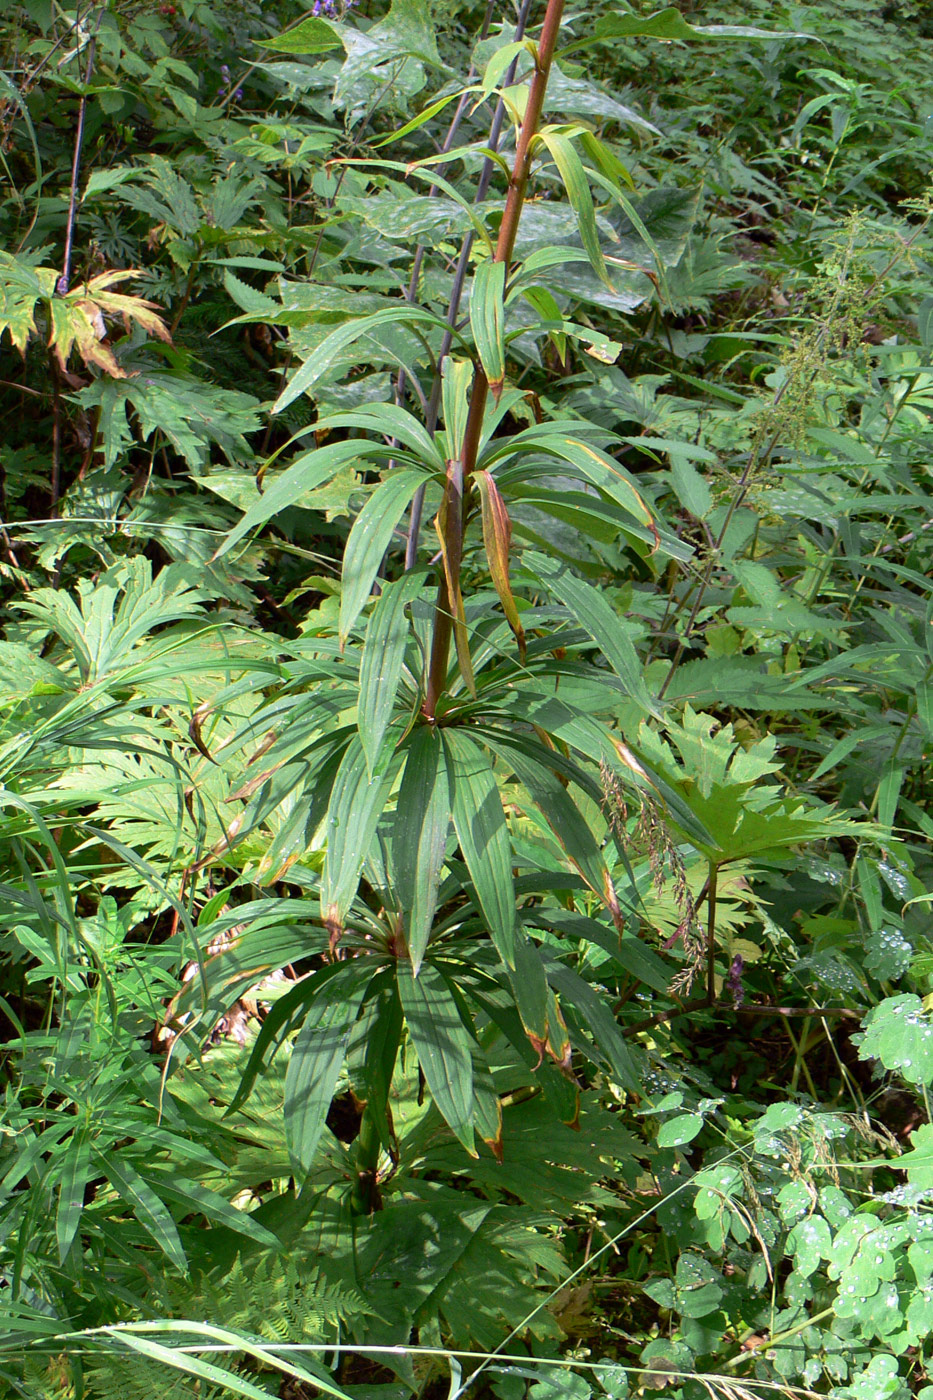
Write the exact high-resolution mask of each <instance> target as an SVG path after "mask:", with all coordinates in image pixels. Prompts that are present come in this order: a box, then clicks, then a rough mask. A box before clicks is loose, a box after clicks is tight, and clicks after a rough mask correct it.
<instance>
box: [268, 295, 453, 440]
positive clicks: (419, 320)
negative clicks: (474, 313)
mask: <svg viewBox="0 0 933 1400" xmlns="http://www.w3.org/2000/svg"><path fill="white" fill-rule="evenodd" d="M400 323H404V324H406V325H425V326H436V327H438V328H440V329H445V323H444V322H443V321H442V320H441V319H440V318H439V317H438V316H435V315H434V314H433V312H430V311H425V310H424V308H423V307H420V306H412V305H411V304H410V303H407V302H403V301H400V302H399V304H398V306H388V307H386V308H385V309H384V310H382V311H374V312H373V313H372V315H371V316H358V317H355V318H354V319H353V320H351V321H348V322H347V323H346V324H345V325H343V326H338V327H337V329H336V330H335V331H331V333H330V335H328V336H325V338H324V339H323V340H322V341H321V343H320V345H318V346H317V347H316V349H315V350H314V351H313V352H312V353H311V354H310V355H309V356H308V358H307V359H306V360H305V362H304V364H303V365H302V366H301V368H300V369H299V370H298V371H297V373H296V374H295V375H294V376H293V378H292V379H291V380H290V381H289V383H288V384H287V385H286V387H285V388H284V389H283V390H282V392H281V394H279V396H278V398H277V399H276V401H275V403H274V405H273V408H272V412H273V413H281V412H282V410H283V408H287V407H288V405H289V404H290V403H292V402H293V401H294V400H295V399H297V398H298V396H299V395H300V394H304V393H307V391H308V390H309V389H310V388H311V386H312V385H313V384H316V383H317V381H318V380H319V379H320V378H321V376H322V375H323V374H326V372H327V371H328V370H329V369H330V367H331V365H332V364H333V363H334V361H335V360H336V359H337V357H338V356H339V355H340V354H342V352H343V351H344V350H345V349H346V348H347V346H348V345H352V344H353V343H354V342H355V341H357V340H363V339H365V337H366V336H367V335H368V334H369V332H370V331H371V330H375V329H376V328H377V327H379V326H389V325H398V324H400Z"/></svg>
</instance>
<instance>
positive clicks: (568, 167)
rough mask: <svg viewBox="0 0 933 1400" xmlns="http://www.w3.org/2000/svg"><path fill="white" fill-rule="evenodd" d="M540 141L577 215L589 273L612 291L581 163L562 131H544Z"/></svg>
mask: <svg viewBox="0 0 933 1400" xmlns="http://www.w3.org/2000/svg"><path fill="white" fill-rule="evenodd" d="M540 139H541V140H542V141H543V142H544V144H545V145H546V146H547V148H548V150H549V151H550V153H551V157H552V159H553V161H554V164H555V165H556V166H557V169H558V170H559V171H560V177H561V179H562V180H563V182H564V189H565V190H566V191H567V198H568V199H569V200H570V204H571V206H572V208H573V212H574V213H575V214H576V216H577V225H578V227H579V229H580V237H581V238H582V240H583V246H584V248H585V249H586V254H587V257H588V258H589V260H590V263H591V264H592V267H593V271H594V272H596V273H597V275H598V276H599V277H600V279H601V280H602V281H603V282H605V284H606V286H607V287H609V288H610V290H611V289H612V282H611V281H610V279H609V269H608V268H607V266H606V259H605V258H604V257H603V251H602V249H601V248H600V246H599V233H598V232H597V228H596V208H595V205H594V204H593V193H592V191H591V189H590V183H589V180H588V179H587V178H586V171H585V170H584V168H583V162H582V161H581V159H580V157H579V156H578V155H577V153H576V151H575V150H574V147H573V142H572V141H571V140H570V137H569V136H566V135H565V134H564V133H563V132H560V131H556V130H553V129H546V130H544V131H542V132H541V134H540Z"/></svg>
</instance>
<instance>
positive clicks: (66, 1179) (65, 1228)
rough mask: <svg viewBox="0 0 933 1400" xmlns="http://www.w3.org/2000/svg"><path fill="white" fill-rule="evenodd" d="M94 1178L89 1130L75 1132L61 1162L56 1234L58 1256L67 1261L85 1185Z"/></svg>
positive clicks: (80, 1210)
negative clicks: (92, 1174) (92, 1175)
mask: <svg viewBox="0 0 933 1400" xmlns="http://www.w3.org/2000/svg"><path fill="white" fill-rule="evenodd" d="M90 1179H91V1138H90V1134H89V1133H88V1131H87V1130H86V1129H83V1128H82V1129H80V1130H79V1131H78V1132H76V1133H74V1134H73V1136H72V1138H71V1141H70V1142H69V1144H68V1151H67V1153H66V1156H65V1160H64V1162H63V1163H62V1178H61V1185H60V1187H59V1190H58V1211H57V1212H56V1216H55V1234H56V1236H57V1238H58V1257H59V1261H60V1262H61V1263H62V1264H64V1262H65V1259H66V1258H67V1256H68V1253H69V1251H70V1249H71V1246H72V1244H73V1243H74V1238H75V1235H76V1234H77V1232H78V1225H79V1223H80V1220H81V1215H82V1212H83V1210H84V1188H85V1187H86V1186H87V1183H88V1181H89V1180H90Z"/></svg>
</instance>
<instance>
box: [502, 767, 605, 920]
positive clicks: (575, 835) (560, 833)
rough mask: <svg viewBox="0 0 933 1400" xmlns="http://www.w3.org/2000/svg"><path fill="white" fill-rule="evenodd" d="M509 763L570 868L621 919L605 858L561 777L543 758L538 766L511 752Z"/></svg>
mask: <svg viewBox="0 0 933 1400" xmlns="http://www.w3.org/2000/svg"><path fill="white" fill-rule="evenodd" d="M509 761H510V762H511V763H512V766H513V767H514V769H515V773H516V776H517V777H518V778H519V779H520V781H521V782H522V784H523V785H524V786H525V787H526V788H527V789H528V792H529V794H530V795H531V798H532V801H533V802H534V803H535V806H536V807H538V809H539V810H540V812H541V815H542V816H543V817H544V820H545V821H546V822H547V824H548V826H549V827H550V828H551V830H552V831H553V833H554V835H555V836H556V837H557V840H558V842H559V843H560V846H561V849H562V850H563V852H564V854H565V855H566V857H567V859H568V860H569V862H570V864H571V865H572V866H573V867H574V868H575V869H576V870H577V871H578V872H579V873H580V874H581V875H582V876H583V878H584V880H585V881H586V883H587V884H588V885H589V887H590V889H591V890H592V891H593V892H594V894H596V895H597V896H598V897H599V898H600V899H601V900H602V901H603V903H604V904H605V905H606V906H607V908H608V909H609V910H610V911H611V912H612V914H613V917H614V918H616V919H618V917H619V904H618V900H617V899H616V895H615V890H614V889H613V887H612V881H611V879H610V877H609V870H608V868H607V866H606V862H605V860H604V858H603V854H602V852H601V851H600V849H599V845H598V843H597V841H596V838H595V836H594V835H593V833H592V831H591V830H590V828H589V826H588V824H587V822H586V819H585V818H584V816H583V813H582V812H581V811H580V809H579V807H578V806H577V804H576V803H575V802H574V800H573V797H572V796H571V794H570V792H569V791H568V790H567V788H566V787H564V785H563V783H562V782H561V781H560V779H559V778H558V776H557V775H556V774H555V773H553V772H551V770H550V769H549V768H547V767H546V766H545V763H546V759H545V756H544V755H543V754H542V759H541V762H540V763H535V762H534V761H533V760H532V759H529V758H527V757H526V756H525V755H524V754H523V753H520V752H519V751H518V750H512V749H510V750H509Z"/></svg>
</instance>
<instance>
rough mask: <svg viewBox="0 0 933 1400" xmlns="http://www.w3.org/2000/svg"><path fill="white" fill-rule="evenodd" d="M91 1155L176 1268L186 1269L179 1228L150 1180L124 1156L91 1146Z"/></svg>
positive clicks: (100, 1172)
mask: <svg viewBox="0 0 933 1400" xmlns="http://www.w3.org/2000/svg"><path fill="white" fill-rule="evenodd" d="M92 1157H93V1160H94V1165H95V1167H96V1168H97V1172H98V1173H99V1174H100V1175H101V1176H105V1177H106V1178H107V1180H108V1181H109V1182H110V1185H111V1186H112V1187H113V1189H114V1190H115V1191H116V1192H117V1195H118V1196H120V1197H121V1198H122V1200H124V1201H125V1202H126V1204H127V1205H128V1206H129V1207H130V1208H131V1210H132V1211H133V1214H134V1215H135V1216H136V1219H137V1220H138V1221H139V1223H140V1225H142V1227H143V1229H144V1230H146V1231H147V1232H148V1233H149V1234H150V1235H151V1236H152V1238H153V1239H154V1240H155V1242H156V1244H157V1245H158V1246H159V1248H160V1249H161V1250H162V1251H163V1253H165V1254H166V1255H168V1257H169V1259H171V1261H172V1263H173V1264H175V1265H176V1267H177V1268H179V1269H186V1268H187V1267H188V1261H187V1259H186V1258H185V1251H184V1249H183V1248H182V1244H181V1240H180V1239H179V1237H178V1229H177V1227H176V1225H175V1222H174V1220H173V1219H172V1217H171V1215H170V1214H169V1212H168V1210H167V1209H166V1207H165V1205H164V1203H163V1202H162V1201H160V1199H159V1197H158V1196H157V1195H156V1193H155V1191H154V1190H153V1189H152V1187H151V1186H150V1185H149V1182H148V1181H144V1180H143V1178H142V1177H141V1176H140V1175H139V1173H138V1172H137V1171H136V1170H135V1169H134V1168H133V1167H131V1166H130V1164H129V1162H127V1161H126V1159H125V1157H121V1158H120V1159H117V1157H115V1156H114V1155H113V1154H112V1153H104V1152H99V1151H98V1150H97V1149H96V1148H93V1149H92Z"/></svg>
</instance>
